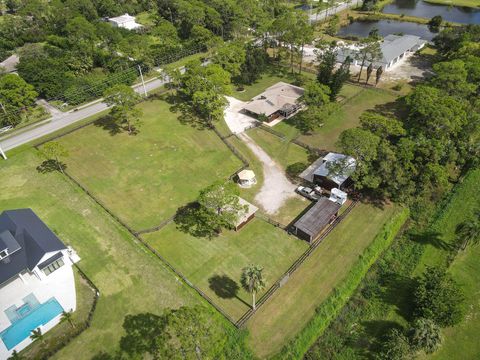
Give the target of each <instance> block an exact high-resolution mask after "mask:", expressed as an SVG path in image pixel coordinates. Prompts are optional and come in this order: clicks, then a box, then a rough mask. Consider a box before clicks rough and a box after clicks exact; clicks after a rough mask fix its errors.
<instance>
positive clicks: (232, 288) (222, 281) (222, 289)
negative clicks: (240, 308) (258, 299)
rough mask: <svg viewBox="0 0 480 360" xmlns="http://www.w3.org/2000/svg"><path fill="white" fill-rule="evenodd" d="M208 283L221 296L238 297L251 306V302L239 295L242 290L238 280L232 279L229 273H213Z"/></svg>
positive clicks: (227, 297) (225, 297) (224, 297)
mask: <svg viewBox="0 0 480 360" xmlns="http://www.w3.org/2000/svg"><path fill="white" fill-rule="evenodd" d="M208 284H209V287H210V289H211V290H212V291H213V292H214V293H215V295H217V296H218V297H219V298H222V299H237V300H239V301H241V302H242V303H244V304H245V305H246V306H248V307H250V304H248V303H247V302H246V301H245V300H243V299H241V298H240V297H238V291H239V290H240V286H238V284H237V282H236V281H234V280H232V279H231V278H230V277H228V276H227V275H213V276H212V277H211V278H210V279H208Z"/></svg>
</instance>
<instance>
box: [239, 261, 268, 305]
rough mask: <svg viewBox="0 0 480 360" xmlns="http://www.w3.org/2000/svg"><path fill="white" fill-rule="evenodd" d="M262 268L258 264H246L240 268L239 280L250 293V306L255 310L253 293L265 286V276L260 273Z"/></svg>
mask: <svg viewBox="0 0 480 360" xmlns="http://www.w3.org/2000/svg"><path fill="white" fill-rule="evenodd" d="M262 271H263V268H262V267H260V266H258V265H248V266H247V267H244V268H243V269H242V277H241V280H240V282H241V283H242V286H243V288H244V289H245V290H246V291H248V292H249V293H251V294H252V308H253V310H256V306H255V295H256V294H257V293H258V292H259V291H261V290H263V289H264V288H265V278H264V277H263V275H262Z"/></svg>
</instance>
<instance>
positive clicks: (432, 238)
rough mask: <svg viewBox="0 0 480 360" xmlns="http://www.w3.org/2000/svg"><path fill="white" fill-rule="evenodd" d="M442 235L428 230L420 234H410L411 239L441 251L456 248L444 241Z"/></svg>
mask: <svg viewBox="0 0 480 360" xmlns="http://www.w3.org/2000/svg"><path fill="white" fill-rule="evenodd" d="M441 235H442V234H441V233H439V232H436V231H431V230H428V231H425V232H422V233H420V234H410V239H411V240H412V241H414V242H416V243H419V244H422V245H432V246H433V247H435V248H437V249H440V250H445V251H450V250H453V248H454V246H453V245H452V244H449V243H448V242H446V241H444V240H442V238H441Z"/></svg>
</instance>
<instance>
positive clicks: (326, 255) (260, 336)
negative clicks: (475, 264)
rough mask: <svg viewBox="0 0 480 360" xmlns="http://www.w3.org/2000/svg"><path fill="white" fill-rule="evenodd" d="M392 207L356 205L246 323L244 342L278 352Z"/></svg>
mask: <svg viewBox="0 0 480 360" xmlns="http://www.w3.org/2000/svg"><path fill="white" fill-rule="evenodd" d="M395 211H397V209H396V208H395V207H393V206H386V207H385V208H383V209H380V208H377V207H373V206H372V205H367V204H362V203H360V204H358V205H357V206H356V207H355V208H354V209H353V210H352V211H351V213H350V214H348V216H347V217H346V218H345V219H344V220H343V221H342V222H341V223H340V224H339V225H338V226H337V227H336V228H335V229H334V230H333V231H332V232H331V233H330V234H329V235H328V236H327V237H326V238H325V239H324V240H323V242H322V243H321V244H320V245H319V247H318V248H317V249H316V250H315V251H314V253H313V254H312V255H311V256H310V257H309V258H308V259H307V260H306V261H305V262H304V263H303V264H302V265H301V266H300V268H299V269H298V270H297V271H296V272H295V273H294V274H293V275H292V276H291V277H290V280H289V281H288V282H287V283H286V284H285V285H284V286H283V287H281V288H280V289H279V290H278V291H277V292H276V293H275V294H274V295H273V296H272V297H271V298H270V299H269V301H268V302H267V303H266V304H265V305H264V306H262V307H261V308H260V309H259V310H258V312H257V313H256V314H255V315H254V316H253V317H252V318H251V319H250V320H249V321H248V322H247V327H248V329H249V330H250V336H249V343H250V345H251V347H252V348H253V349H254V351H255V354H256V355H257V356H258V357H260V358H265V357H268V356H270V355H273V354H274V353H276V352H278V351H280V349H281V348H282V346H283V345H285V344H286V343H287V341H289V340H290V339H292V338H293V337H294V336H295V334H297V333H298V332H299V331H300V330H301V329H302V328H303V327H304V326H305V325H306V324H307V322H308V321H309V320H310V319H311V317H312V316H313V315H314V313H315V308H316V307H317V306H318V305H320V304H321V303H322V302H323V301H324V300H325V299H326V298H327V297H328V296H329V295H330V293H331V292H332V291H333V289H334V288H335V287H336V286H337V285H338V284H339V283H340V282H341V281H342V279H344V277H345V276H346V275H347V273H348V271H349V270H350V268H351V266H352V265H353V264H354V263H355V262H356V261H357V259H358V257H359V256H360V255H361V254H362V252H363V251H364V250H365V249H366V248H367V247H368V245H369V244H370V243H371V241H372V240H373V239H374V238H375V235H376V234H377V233H378V231H379V230H380V229H381V228H382V226H383V225H384V223H385V222H387V220H388V219H389V218H390V217H392V215H393V214H394V213H395Z"/></svg>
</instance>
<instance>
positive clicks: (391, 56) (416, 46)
mask: <svg viewBox="0 0 480 360" xmlns="http://www.w3.org/2000/svg"><path fill="white" fill-rule="evenodd" d="M426 43H427V41H426V40H423V39H422V38H420V37H419V36H415V35H401V36H400V35H387V36H385V37H384V39H383V41H382V43H381V44H380V48H381V50H382V58H381V59H379V60H377V61H375V62H374V63H373V67H374V68H375V69H377V68H379V67H382V68H383V70H385V71H388V70H390V69H391V68H392V67H393V66H394V65H395V64H397V63H398V62H399V61H401V60H402V59H404V58H405V57H406V56H407V55H408V54H411V53H414V52H416V51H418V50H420V49H421V48H423V47H424V46H425V44H426ZM357 52H358V48H355V47H346V48H341V49H339V51H338V53H337V62H340V63H343V62H344V61H345V59H346V58H347V56H348V57H350V59H351V60H352V65H356V66H360V65H361V63H362V61H361V60H359V59H356V54H357ZM368 65H370V62H368V61H366V62H365V66H368Z"/></svg>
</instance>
